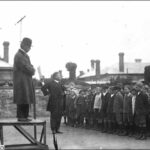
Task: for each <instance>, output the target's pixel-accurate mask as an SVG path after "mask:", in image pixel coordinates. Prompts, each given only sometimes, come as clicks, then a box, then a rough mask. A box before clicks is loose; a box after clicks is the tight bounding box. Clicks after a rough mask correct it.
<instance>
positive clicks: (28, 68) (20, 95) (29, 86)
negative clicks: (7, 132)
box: [13, 38, 35, 121]
mask: <svg viewBox="0 0 150 150" xmlns="http://www.w3.org/2000/svg"><path fill="white" fill-rule="evenodd" d="M31 44H32V40H31V39H29V38H24V39H23V40H22V42H21V44H20V49H19V50H18V52H17V53H16V55H15V57H14V66H13V88H14V91H13V94H14V103H15V104H17V118H18V121H30V120H31V119H28V115H29V105H30V104H32V103H33V102H34V100H35V91H34V87H33V81H32V76H33V75H34V73H35V69H34V67H33V65H32V64H31V62H30V58H29V56H28V55H27V53H28V52H29V50H30V49H31Z"/></svg>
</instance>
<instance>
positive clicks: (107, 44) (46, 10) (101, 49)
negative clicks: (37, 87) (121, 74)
mask: <svg viewBox="0 0 150 150" xmlns="http://www.w3.org/2000/svg"><path fill="white" fill-rule="evenodd" d="M23 16H26V17H25V18H24V19H23V21H22V32H21V33H22V34H21V36H22V38H23V37H25V36H26V37H30V38H31V39H32V40H33V47H32V49H31V51H30V52H29V55H30V58H31V62H32V64H33V65H34V66H35V68H37V67H38V66H41V69H42V73H43V74H44V75H45V76H46V77H49V76H50V74H52V73H53V72H54V71H57V70H63V75H64V77H67V76H68V72H67V71H66V68H65V64H66V63H67V62H69V61H71V62H75V63H76V64H77V66H78V67H77V75H78V72H79V71H80V70H83V71H86V70H87V69H90V60H91V59H99V60H100V61H101V69H103V68H105V67H106V66H109V65H112V64H114V63H118V60H119V59H118V53H119V52H124V53H125V61H126V62H133V61H134V59H135V58H141V59H142V61H143V62H150V1H70V2H69V1H24V2H23V1H20V2H19V1H6V2H5V1H0V19H1V20H0V28H1V30H0V42H1V51H0V55H1V56H2V55H3V47H2V43H3V41H9V42H10V63H11V64H13V58H14V54H15V53H16V52H17V50H18V49H19V44H20V43H19V42H20V23H19V24H16V22H17V21H18V20H19V19H21V18H22V17H23ZM15 24H16V25H15ZM36 76H37V77H38V74H36Z"/></svg>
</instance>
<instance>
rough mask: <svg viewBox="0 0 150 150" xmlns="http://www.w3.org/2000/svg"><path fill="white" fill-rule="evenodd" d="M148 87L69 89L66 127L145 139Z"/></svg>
mask: <svg viewBox="0 0 150 150" xmlns="http://www.w3.org/2000/svg"><path fill="white" fill-rule="evenodd" d="M149 95H150V87H149V86H148V85H145V84H143V83H141V82H139V83H136V84H135V85H124V86H123V87H121V86H98V87H95V88H94V89H90V90H80V92H79V94H76V92H74V91H73V90H68V91H67V93H66V99H65V113H64V120H65V122H64V123H65V124H66V125H69V126H72V127H85V128H89V129H96V130H99V131H101V132H104V133H109V134H117V135H119V136H130V137H134V138H135V139H139V140H144V139H146V138H147V136H149V133H150V118H149V117H150V96H149Z"/></svg>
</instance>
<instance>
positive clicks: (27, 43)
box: [21, 37, 32, 47]
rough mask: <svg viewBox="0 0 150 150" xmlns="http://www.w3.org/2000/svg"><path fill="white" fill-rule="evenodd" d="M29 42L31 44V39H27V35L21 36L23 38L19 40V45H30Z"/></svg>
mask: <svg viewBox="0 0 150 150" xmlns="http://www.w3.org/2000/svg"><path fill="white" fill-rule="evenodd" d="M31 44H32V40H31V39H29V38H27V37H25V38H23V40H22V41H21V46H22V45H27V46H29V47H30V46H31Z"/></svg>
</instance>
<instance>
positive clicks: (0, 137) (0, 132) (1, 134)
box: [0, 126, 4, 145]
mask: <svg viewBox="0 0 150 150" xmlns="http://www.w3.org/2000/svg"><path fill="white" fill-rule="evenodd" d="M0 139H1V145H4V136H3V126H0Z"/></svg>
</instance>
